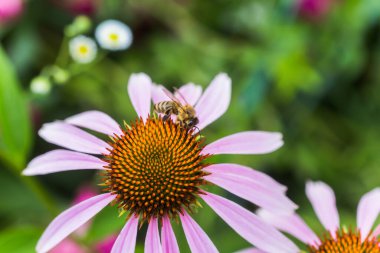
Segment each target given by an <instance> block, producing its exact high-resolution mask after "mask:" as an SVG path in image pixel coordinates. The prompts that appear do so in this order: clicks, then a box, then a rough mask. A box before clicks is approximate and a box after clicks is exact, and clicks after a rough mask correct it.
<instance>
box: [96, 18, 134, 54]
mask: <svg viewBox="0 0 380 253" xmlns="http://www.w3.org/2000/svg"><path fill="white" fill-rule="evenodd" d="M95 37H96V40H97V41H98V43H99V45H100V47H102V48H104V49H108V50H112V51H117V50H124V49H127V48H128V47H129V46H130V45H131V43H132V39H133V35H132V31H131V29H130V28H129V27H128V26H127V25H126V24H124V23H122V22H120V21H117V20H112V19H110V20H106V21H103V22H102V23H100V24H99V25H98V27H97V28H96V30H95Z"/></svg>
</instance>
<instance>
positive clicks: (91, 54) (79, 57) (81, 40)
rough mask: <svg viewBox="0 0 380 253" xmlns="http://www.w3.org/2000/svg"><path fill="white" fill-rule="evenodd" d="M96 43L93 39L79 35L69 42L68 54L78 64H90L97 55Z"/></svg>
mask: <svg viewBox="0 0 380 253" xmlns="http://www.w3.org/2000/svg"><path fill="white" fill-rule="evenodd" d="M97 51H98V49H97V47H96V43H95V41H94V40H93V39H91V38H89V37H86V36H83V35H79V36H77V37H74V38H72V39H71V40H70V42H69V52H70V55H71V57H72V58H73V60H74V61H76V62H79V63H90V62H92V61H93V60H94V59H95V57H96V54H97Z"/></svg>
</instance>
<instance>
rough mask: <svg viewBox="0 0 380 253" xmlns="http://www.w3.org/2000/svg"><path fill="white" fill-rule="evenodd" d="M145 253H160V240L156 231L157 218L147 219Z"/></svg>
mask: <svg viewBox="0 0 380 253" xmlns="http://www.w3.org/2000/svg"><path fill="white" fill-rule="evenodd" d="M144 252H145V253H162V246H161V242H160V234H159V232H158V221H157V218H152V219H150V221H149V226H148V231H147V233H146V238H145V249H144Z"/></svg>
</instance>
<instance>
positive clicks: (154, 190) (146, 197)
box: [104, 118, 206, 220]
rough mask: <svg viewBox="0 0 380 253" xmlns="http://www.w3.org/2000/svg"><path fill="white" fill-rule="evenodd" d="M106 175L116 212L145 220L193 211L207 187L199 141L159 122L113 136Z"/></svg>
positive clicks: (135, 126)
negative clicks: (201, 192) (123, 212)
mask: <svg viewBox="0 0 380 253" xmlns="http://www.w3.org/2000/svg"><path fill="white" fill-rule="evenodd" d="M111 145H112V150H110V154H109V155H107V156H106V157H105V158H104V160H105V161H107V162H108V166H107V167H106V168H107V170H106V173H105V184H106V185H107V189H106V190H107V191H109V192H111V193H112V194H116V195H117V196H116V199H117V202H118V204H119V207H120V208H121V209H122V210H124V211H129V212H130V214H136V215H141V217H142V219H143V220H149V219H150V218H151V217H157V218H159V217H162V216H164V215H169V216H171V217H172V216H176V215H178V213H181V212H182V209H183V208H186V209H187V210H189V211H191V209H192V208H193V206H194V204H196V203H197V202H196V197H197V195H198V194H200V189H199V186H201V185H203V184H205V183H206V181H205V180H204V179H203V176H205V175H206V173H205V172H204V171H203V170H202V169H203V168H204V167H205V164H204V163H203V160H204V159H205V158H206V156H204V155H202V154H201V151H202V148H203V145H202V140H201V139H200V138H199V136H198V135H197V134H194V132H193V131H192V130H190V131H189V130H186V129H185V128H183V127H181V126H179V125H178V124H175V123H173V122H172V121H171V120H169V121H163V120H162V119H161V118H156V119H154V118H149V119H147V120H146V122H145V123H144V122H143V121H142V120H138V121H136V122H135V124H133V125H132V126H130V127H127V128H126V129H125V130H123V135H121V136H117V135H116V136H115V138H114V141H113V143H111Z"/></svg>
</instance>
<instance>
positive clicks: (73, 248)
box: [49, 239, 86, 253]
mask: <svg viewBox="0 0 380 253" xmlns="http://www.w3.org/2000/svg"><path fill="white" fill-rule="evenodd" d="M49 253H86V251H85V250H84V249H83V248H82V247H81V246H80V245H79V244H78V243H76V242H75V241H74V240H72V239H65V240H63V241H62V242H61V243H59V244H58V245H57V246H55V247H54V248H53V249H52V250H51V251H49Z"/></svg>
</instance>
